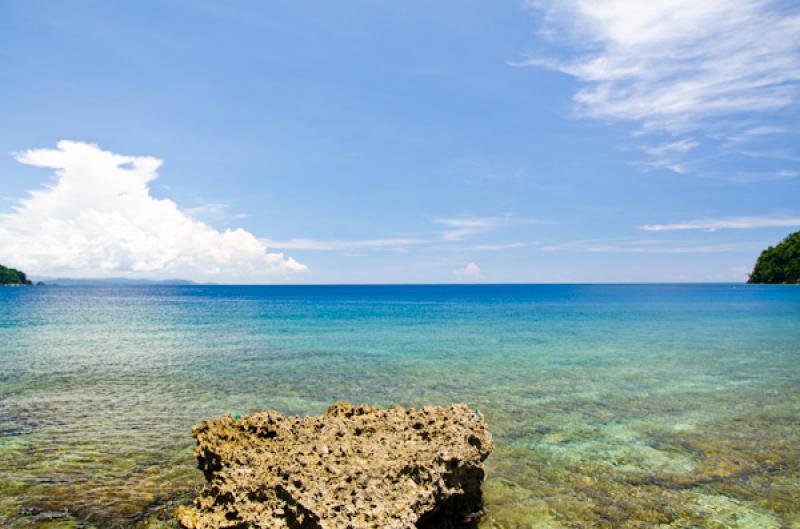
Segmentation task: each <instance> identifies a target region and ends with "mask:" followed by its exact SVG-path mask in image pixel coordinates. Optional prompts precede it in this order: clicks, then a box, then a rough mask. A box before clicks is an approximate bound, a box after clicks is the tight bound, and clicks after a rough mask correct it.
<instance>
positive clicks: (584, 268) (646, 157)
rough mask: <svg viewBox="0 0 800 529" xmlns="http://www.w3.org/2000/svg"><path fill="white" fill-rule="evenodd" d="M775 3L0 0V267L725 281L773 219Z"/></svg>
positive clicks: (793, 46) (776, 172)
mask: <svg viewBox="0 0 800 529" xmlns="http://www.w3.org/2000/svg"><path fill="white" fill-rule="evenodd" d="M799 91H800V7H798V6H797V4H796V3H794V2H788V1H752V0H706V1H704V2H697V1H696V0H658V1H655V0H654V1H651V2H641V1H638V0H593V1H589V0H560V1H555V0H553V1H546V0H541V1H523V0H518V1H503V0H497V1H492V2H486V1H474V0H458V1H447V0H443V1H440V2H427V1H426V2H423V1H417V0H409V1H406V2H379V1H369V0H362V1H359V2H355V1H350V0H342V1H340V2H328V1H311V0H309V1H300V2H298V1H289V0H279V1H271V2H255V1H251V2H247V1H236V2H216V1H198V0H192V1H181V0H163V1H157V2H156V1H152V2H151V1H139V2H124V3H123V2H103V1H96V2H95V1H81V0H68V1H64V2H61V1H58V2H57V1H35V2H30V1H27V0H7V1H4V2H2V3H0V263H2V264H4V265H6V266H14V267H17V268H20V269H22V270H24V271H26V272H28V273H29V275H33V276H40V277H92V278H94V277H140V278H160V279H164V278H184V279H192V280H195V281H200V282H216V283H460V282H480V283H515V282H534V283H552V282H556V283H563V282H567V283H571V282H685V281H701V282H704V281H744V280H746V278H747V274H748V272H749V271H750V270H751V269H752V266H753V263H754V262H755V259H756V258H757V256H758V254H759V253H760V251H761V250H762V249H764V248H766V247H767V246H769V245H774V244H776V243H778V242H779V241H780V240H781V239H782V238H784V237H785V236H786V235H787V234H789V233H790V232H792V231H795V230H797V229H800V130H799V127H800V119H798V118H799V117H800V106H799V105H798V101H800V94H799V93H798V92H799Z"/></svg>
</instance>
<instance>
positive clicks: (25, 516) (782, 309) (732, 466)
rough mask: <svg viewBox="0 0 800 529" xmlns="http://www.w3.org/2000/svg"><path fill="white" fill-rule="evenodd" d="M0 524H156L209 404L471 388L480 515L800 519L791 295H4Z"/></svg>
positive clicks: (647, 288)
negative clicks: (484, 427) (483, 437)
mask: <svg viewBox="0 0 800 529" xmlns="http://www.w3.org/2000/svg"><path fill="white" fill-rule="evenodd" d="M0 309H2V310H0V344H2V345H1V347H0V462H1V463H2V464H0V526H3V527H10V528H14V529H16V528H32V527H36V528H43V527H47V528H56V527H58V528H70V527H96V528H98V529H99V528H111V527H148V528H152V527H160V526H165V527H169V526H171V525H172V523H173V522H172V521H171V517H172V511H173V510H174V508H175V506H176V505H178V504H180V503H184V502H187V501H190V498H191V495H192V494H193V491H194V490H195V488H196V487H197V486H198V485H199V484H200V481H201V475H200V472H199V471H197V470H196V468H195V462H194V460H193V459H192V456H191V448H192V444H193V440H192V438H191V433H190V430H191V426H192V425H193V424H195V423H197V422H198V421H200V420H202V419H204V418H208V417H213V416H216V415H220V414H224V413H234V414H235V413H247V412H250V411H255V410H260V409H264V408H274V409H278V410H280V411H282V412H285V413H302V414H305V413H320V412H322V411H324V409H325V408H326V407H327V406H328V404H330V403H331V402H333V401H336V400H340V399H348V400H351V401H355V402H359V403H360V402H367V403H372V404H380V405H393V404H403V405H406V406H419V405H424V404H447V403H451V402H462V401H463V402H467V403H469V404H470V405H471V406H473V407H476V408H479V409H480V410H481V412H482V413H483V414H484V415H485V416H486V417H487V419H488V421H489V424H490V427H491V428H492V431H493V433H494V435H495V439H496V449H495V452H494V453H493V455H492V456H491V457H490V459H489V460H488V461H487V469H488V476H489V478H488V480H487V482H486V484H485V487H484V489H485V496H486V511H487V516H486V517H485V518H484V519H483V521H482V526H483V527H484V528H500V527H504V528H583V527H587V528H588V527H604V528H605V527H608V528H611V527H625V528H639V527H663V528H667V527H670V528H671V527H685V528H689V527H709V528H740V527H741V528H744V527H748V528H776V529H777V528H800V485H799V484H798V483H800V459H799V458H800V455H799V454H798V446H800V288H798V287H792V286H753V285H530V286H526V285H515V286H511V285H509V286H369V287H366V286H361V287H349V286H348V287H344V286H343V287H299V286H293V287H222V286H209V287H206V286H197V287H196V286H181V287H126V288H104V287H102V288H101V287H83V288H68V287H55V286H53V287H37V288H33V287H31V288H4V289H0Z"/></svg>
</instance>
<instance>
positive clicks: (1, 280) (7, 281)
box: [0, 265, 31, 285]
mask: <svg viewBox="0 0 800 529" xmlns="http://www.w3.org/2000/svg"><path fill="white" fill-rule="evenodd" d="M30 284H31V281H30V280H29V279H28V277H27V276H26V275H25V273H24V272H20V271H19V270H15V269H13V268H6V267H5V266H3V265H0V285H30Z"/></svg>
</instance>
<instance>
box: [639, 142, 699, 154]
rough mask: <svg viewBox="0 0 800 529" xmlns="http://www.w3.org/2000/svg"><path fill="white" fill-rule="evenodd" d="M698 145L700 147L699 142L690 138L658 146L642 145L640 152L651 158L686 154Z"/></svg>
mask: <svg viewBox="0 0 800 529" xmlns="http://www.w3.org/2000/svg"><path fill="white" fill-rule="evenodd" d="M698 145H700V143H699V142H697V141H694V140H693V139H691V138H685V139H682V140H679V141H673V142H669V143H662V144H660V145H644V146H642V150H643V151H644V152H646V153H647V154H649V155H651V156H670V155H675V154H686V153H687V152H689V151H691V150H692V149H694V148H695V147H697V146H698Z"/></svg>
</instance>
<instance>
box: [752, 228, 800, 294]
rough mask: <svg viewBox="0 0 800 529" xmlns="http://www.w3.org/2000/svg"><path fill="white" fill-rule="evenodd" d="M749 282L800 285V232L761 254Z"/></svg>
mask: <svg viewBox="0 0 800 529" xmlns="http://www.w3.org/2000/svg"><path fill="white" fill-rule="evenodd" d="M747 282H748V283H798V284H800V231H796V232H794V233H792V234H791V235H789V236H788V237H786V238H785V239H784V240H783V241H781V243H780V244H778V245H777V246H774V247H773V246H770V247H769V248H767V249H766V250H764V251H763V252H761V255H760V256H759V257H758V261H756V266H755V268H753V273H752V274H750V279H748V280H747Z"/></svg>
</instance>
